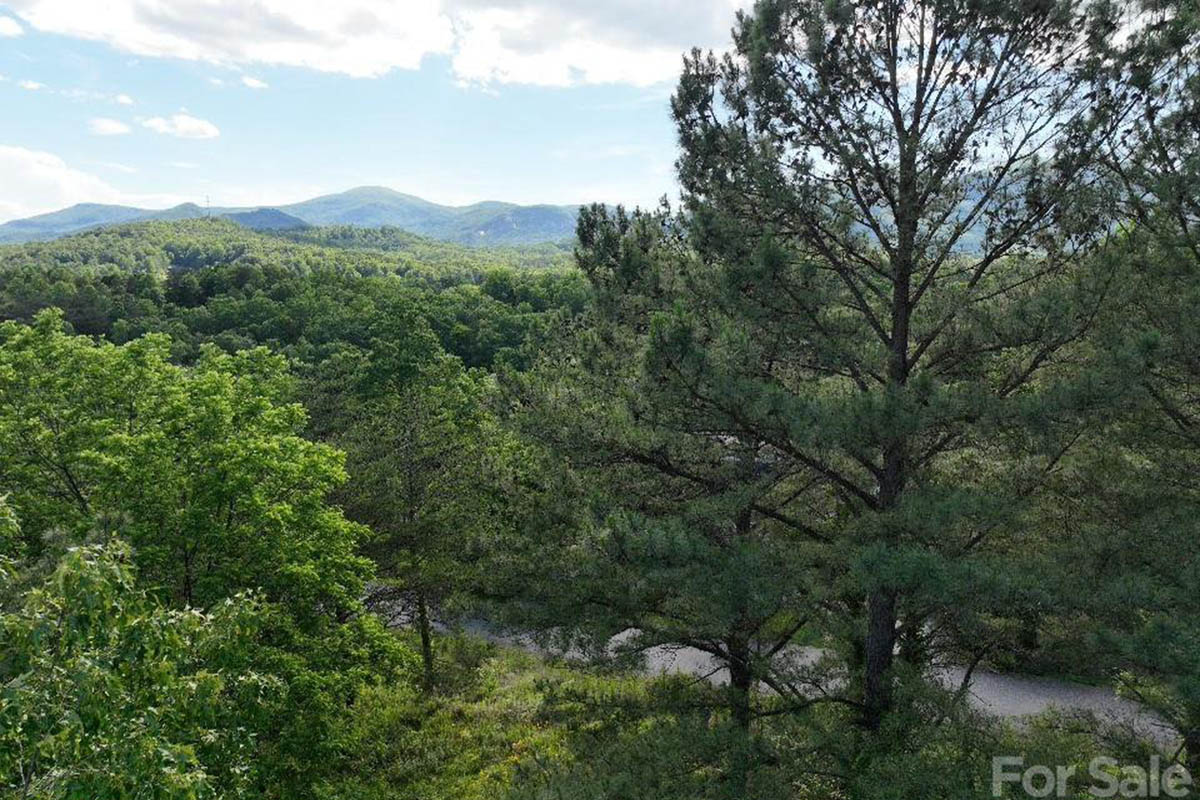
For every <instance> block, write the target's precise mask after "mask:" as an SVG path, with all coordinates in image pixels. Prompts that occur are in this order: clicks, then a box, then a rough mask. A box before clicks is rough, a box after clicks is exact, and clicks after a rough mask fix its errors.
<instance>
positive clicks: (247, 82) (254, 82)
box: [242, 75, 270, 89]
mask: <svg viewBox="0 0 1200 800" xmlns="http://www.w3.org/2000/svg"><path fill="white" fill-rule="evenodd" d="M242 85H243V86H248V87H249V88H251V89H268V88H270V84H269V83H267V82H266V81H260V80H259V79H258V78H251V77H250V76H249V75H243V76H242Z"/></svg>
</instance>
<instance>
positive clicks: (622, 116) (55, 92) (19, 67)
mask: <svg viewBox="0 0 1200 800" xmlns="http://www.w3.org/2000/svg"><path fill="white" fill-rule="evenodd" d="M745 2H746V0H0V108H2V109H3V112H2V113H0V222H4V221H6V220H10V219H17V218H21V217H26V216H30V215H33V214H38V213H43V212H46V211H52V210H57V209H59V208H64V207H66V206H69V205H73V204H75V203H79V202H98V203H117V204H125V205H136V206H142V207H152V208H165V207H168V206H171V205H175V204H177V203H181V202H195V203H199V204H204V203H205V202H206V201H207V202H211V204H212V205H213V206H258V205H278V204H283V203H287V202H294V201H298V200H303V199H307V198H310V197H314V196H317V195H320V194H327V193H331V192H338V191H343V190H345V189H349V188H352V187H355V186H363V185H373V186H374V185H378V186H388V187H390V188H393V189H396V190H398V191H402V192H408V193H410V194H415V195H418V196H421V197H424V198H426V199H429V200H433V201H435V202H440V203H447V204H454V205H461V204H467V203H472V202H477V201H481V200H505V201H509V202H515V203H562V204H572V203H584V202H593V201H603V202H608V203H625V204H627V205H637V204H640V205H653V204H655V203H656V202H657V200H658V198H660V197H662V196H663V195H664V194H667V195H673V194H674V192H675V188H674V186H675V184H674V177H673V166H672V165H673V163H674V160H675V132H674V128H673V126H672V123H671V120H670V112H669V101H670V95H671V92H672V90H673V88H674V84H675V81H676V79H677V78H678V74H679V70H680V65H681V58H682V54H683V53H684V52H686V51H687V50H689V49H690V48H692V47H696V46H698V47H702V48H705V49H708V48H712V49H716V50H720V49H723V48H725V47H727V46H728V43H729V31H730V28H731V27H732V25H733V20H734V14H735V11H736V9H737V8H738V7H741V6H742V5H744V4H745Z"/></svg>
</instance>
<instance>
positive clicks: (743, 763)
mask: <svg viewBox="0 0 1200 800" xmlns="http://www.w3.org/2000/svg"><path fill="white" fill-rule="evenodd" d="M725 644H726V646H727V647H728V648H729V656H730V658H729V693H730V698H729V711H730V716H731V717H732V719H733V724H734V727H735V734H734V735H735V737H736V740H735V741H734V743H733V748H732V752H731V753H730V762H729V777H728V779H727V780H726V782H725V795H724V796H725V797H727V798H729V800H744V798H746V797H748V790H749V783H750V770H751V763H752V754H751V737H752V733H751V730H750V726H751V723H752V722H753V720H754V709H753V705H752V703H753V699H754V696H753V693H754V683H755V681H754V674H753V670H752V668H751V664H750V658H751V653H750V645H749V642H747V641H746V638H745V637H744V636H742V635H741V634H735V635H733V636H731V637H729V639H728V640H727V641H726V643H725Z"/></svg>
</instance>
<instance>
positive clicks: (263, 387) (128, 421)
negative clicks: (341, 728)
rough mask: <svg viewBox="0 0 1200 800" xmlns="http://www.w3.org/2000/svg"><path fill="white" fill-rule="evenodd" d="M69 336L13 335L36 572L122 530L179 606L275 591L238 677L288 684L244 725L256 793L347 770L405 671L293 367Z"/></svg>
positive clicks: (336, 459) (7, 412) (19, 470)
mask: <svg viewBox="0 0 1200 800" xmlns="http://www.w3.org/2000/svg"><path fill="white" fill-rule="evenodd" d="M61 327H62V321H61V318H60V317H59V316H58V315H57V314H55V313H50V312H46V313H44V314H42V315H40V316H39V317H38V319H37V321H36V324H35V326H34V327H32V328H30V327H25V326H21V325H18V324H15V323H6V324H5V325H4V326H3V327H0V453H2V454H3V456H2V463H3V465H4V466H3V468H2V470H0V481H2V482H3V485H4V486H6V487H11V490H12V491H11V498H10V502H11V504H12V507H13V508H14V510H15V511H16V512H17V514H18V515H19V516H20V518H21V522H22V540H23V542H24V544H25V546H26V548H27V549H28V551H29V553H28V558H30V559H39V558H40V559H42V560H45V559H46V558H54V557H55V556H56V555H57V554H58V552H59V551H60V550H61V548H62V547H64V546H65V545H71V544H73V543H81V542H86V541H88V540H90V539H92V538H101V539H106V538H108V537H109V536H112V535H117V534H120V535H122V536H124V537H127V538H128V539H129V541H130V542H131V544H132V545H133V556H132V558H133V561H134V563H135V564H136V565H137V568H138V573H139V581H141V583H142V584H143V585H144V586H145V587H146V588H147V589H149V590H150V592H151V594H152V595H153V596H154V597H156V598H157V599H158V600H160V601H161V602H164V603H167V604H169V605H170V606H172V607H174V608H177V609H180V610H187V609H190V608H200V609H202V610H211V609H215V608H217V607H219V606H220V605H221V604H222V603H224V602H226V600H228V599H229V598H232V597H235V596H236V595H238V594H239V593H242V592H246V591H253V592H260V593H261V596H262V599H263V614H264V617H263V620H262V623H261V626H260V627H261V632H260V634H259V635H257V636H254V635H251V634H247V636H246V637H245V639H244V641H242V642H241V645H242V649H241V650H240V651H239V655H240V657H241V659H242V660H241V662H240V663H239V664H237V665H236V667H237V668H238V669H240V670H241V671H243V672H245V673H247V674H250V673H259V674H263V675H269V676H271V677H272V678H273V679H275V680H277V681H278V682H279V685H280V686H282V687H285V688H284V690H283V691H282V692H281V693H280V696H279V697H277V698H275V702H274V703H273V704H271V705H270V706H269V707H268V708H266V709H264V710H263V713H261V714H259V715H257V716H256V717H255V718H254V720H253V723H254V724H253V725H249V724H248V725H247V727H248V730H249V731H250V732H252V733H253V734H254V736H255V737H256V745H257V748H258V749H257V757H258V759H259V760H258V762H257V767H256V773H255V775H256V786H257V787H258V788H259V789H260V790H262V791H266V792H268V795H270V794H273V793H275V792H276V791H281V792H285V793H287V794H289V796H293V797H296V796H304V793H305V792H306V791H307V790H308V789H307V787H308V786H309V785H310V784H311V782H312V780H313V776H314V775H315V774H321V773H323V772H325V771H326V770H329V769H332V768H335V766H336V763H337V762H336V758H337V753H338V749H337V742H336V740H334V739H333V737H332V734H331V725H332V724H333V722H334V721H335V720H336V719H337V717H338V713H339V712H338V709H339V708H340V707H341V706H343V705H344V704H345V703H347V702H349V701H350V700H352V698H353V697H354V694H355V692H356V690H357V688H358V687H359V686H360V685H362V684H363V683H364V682H365V681H370V680H375V679H377V678H381V677H387V676H388V675H389V674H390V673H391V671H392V670H393V669H394V667H395V665H396V664H397V659H398V657H399V651H398V649H397V647H396V645H395V643H394V642H393V641H392V640H391V639H390V638H389V637H388V636H387V635H386V634H385V633H384V631H383V630H382V628H381V627H380V625H379V623H378V622H377V621H376V620H374V619H373V618H371V617H367V616H362V615H361V598H362V596H363V593H364V590H365V586H366V581H367V580H368V578H369V577H370V575H371V572H372V565H371V563H370V562H369V561H368V560H366V559H364V558H363V557H361V556H360V555H359V554H358V552H357V547H358V543H359V541H360V540H361V539H362V538H363V536H364V534H365V530H364V529H363V528H361V527H359V526H357V525H355V524H354V523H352V522H350V521H348V520H347V519H346V518H345V517H344V516H343V515H342V513H341V511H340V510H338V509H336V508H335V507H333V506H330V505H329V504H328V503H327V501H326V496H327V494H328V493H329V492H330V491H332V490H333V489H334V488H335V487H337V486H338V485H339V484H341V483H342V481H343V480H344V478H345V473H344V470H343V465H342V456H341V454H340V453H338V452H337V451H335V450H333V449H332V448H330V447H328V446H325V445H319V444H314V443H312V442H308V441H306V440H305V439H303V438H301V436H300V432H301V431H302V430H303V429H304V426H305V414H304V411H303V409H302V408H301V407H300V406H298V405H295V404H289V403H286V402H284V400H283V398H284V396H285V395H286V393H287V391H288V387H289V384H290V381H289V379H288V377H287V372H286V369H285V366H284V363H283V361H282V359H280V358H279V357H276V356H270V355H269V354H267V353H266V352H265V351H263V350H251V351H245V352H243V353H239V354H237V355H225V354H222V353H219V352H216V351H209V352H206V353H205V354H203V355H202V357H201V358H200V360H199V361H198V363H197V364H196V365H195V366H194V367H192V368H182V367H178V366H173V365H171V364H170V363H169V361H168V355H169V353H168V350H169V348H168V342H167V341H166V340H165V338H163V337H148V338H145V339H139V340H135V341H134V342H131V343H129V344H125V345H121V346H116V345H112V344H98V343H96V342H93V341H92V340H89V339H87V338H84V337H76V336H70V335H68V334H66V333H64V332H63V331H62V329H61ZM233 668H234V666H231V669H233ZM235 699H236V698H235ZM251 699H252V698H249V697H244V698H241V700H244V701H246V702H247V703H249V702H250V700H251ZM284 787H286V790H285V788H284Z"/></svg>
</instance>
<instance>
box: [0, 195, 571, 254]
mask: <svg viewBox="0 0 1200 800" xmlns="http://www.w3.org/2000/svg"><path fill="white" fill-rule="evenodd" d="M576 212H577V209H576V208H575V207H573V206H551V205H538V206H519V205H514V204H512V203H498V202H487V203H476V204H474V205H470V206H443V205H438V204H437V203H431V202H429V201H428V200H422V199H421V198H419V197H414V196H412V195H408V194H403V193H401V192H396V191H393V190H391V189H387V188H384V187H381V186H364V187H360V188H357V189H351V190H350V191H347V192H342V193H340V194H331V195H325V196H322V197H315V198H313V199H312V200H305V201H303V202H300V203H293V204H290V205H282V206H277V207H274V208H212V209H203V208H201V207H200V206H198V205H196V204H194V203H185V204H183V205H180V206H175V207H174V208H168V209H164V210H152V209H141V208H131V207H128V206H110V205H100V204H96V203H85V204H81V205H76V206H72V207H70V208H67V209H63V210H62V211H55V212H51V213H49V214H41V215H39V216H36V217H30V218H28V219H23V220H15V221H13V222H9V223H6V224H4V225H0V242H27V241H38V240H45V239H54V238H56V237H59V236H64V235H66V234H69V233H76V232H78V231H82V230H87V229H89V228H96V227H100V226H104V225H115V224H120V223H125V222H139V221H149V220H167V221H170V220H182V219H195V218H198V217H204V216H214V217H225V218H228V219H232V220H233V221H235V222H237V223H239V224H241V225H244V226H245V227H248V228H252V229H255V230H283V229H287V228H303V227H305V226H306V225H353V226H357V227H363V228H378V227H383V226H389V227H396V228H401V229H403V230H406V231H409V232H411V233H416V234H420V235H422V236H427V237H430V238H434V239H441V240H442V241H447V242H454V243H457V244H468V245H523V244H537V243H542V242H557V241H563V240H565V239H569V238H571V237H572V236H573V235H574V233H575V216H576ZM293 220H294V222H293Z"/></svg>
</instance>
